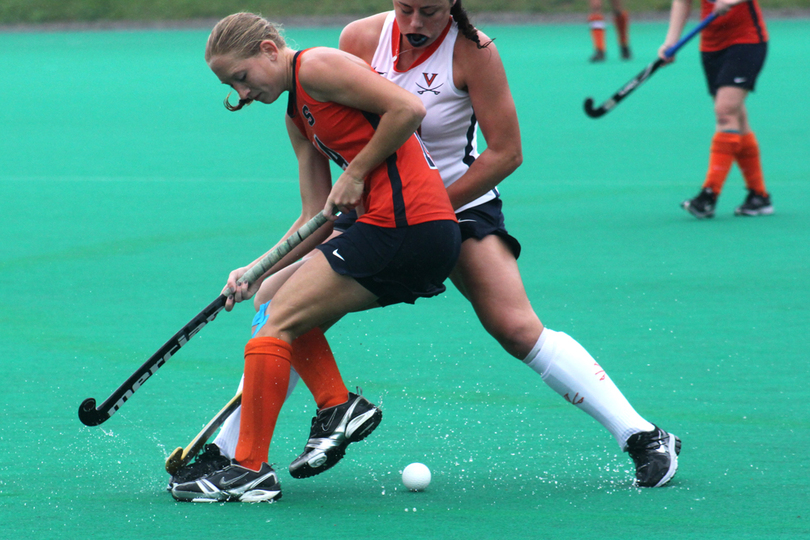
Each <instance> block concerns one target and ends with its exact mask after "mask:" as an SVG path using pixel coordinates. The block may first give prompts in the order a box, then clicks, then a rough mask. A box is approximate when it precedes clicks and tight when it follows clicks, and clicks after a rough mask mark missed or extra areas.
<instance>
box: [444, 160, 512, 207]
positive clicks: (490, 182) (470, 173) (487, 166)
mask: <svg viewBox="0 0 810 540" xmlns="http://www.w3.org/2000/svg"><path fill="white" fill-rule="evenodd" d="M521 163H523V154H522V153H521V150H520V145H516V146H514V147H509V148H506V149H504V150H493V149H490V148H487V149H486V150H484V151H483V152H482V153H481V155H480V156H478V158H477V159H476V160H475V162H473V164H472V165H471V166H470V168H469V169H468V170H467V172H466V173H464V175H463V176H462V177H461V178H459V179H458V180H457V181H456V182H454V183H453V184H451V185H450V187H448V188H447V195H449V196H450V203H451V204H452V205H453V208H454V209H458V208H461V207H462V206H464V205H465V204H467V203H469V202H472V201H474V200H475V199H477V198H478V197H480V196H481V195H484V194H485V193H487V192H488V191H490V190H492V189H493V188H495V187H496V186H497V185H498V184H500V183H501V182H502V181H503V180H504V179H505V178H506V177H507V176H509V175H510V174H512V173H513V172H514V171H515V169H517V168H518V167H519V166H520V164H521Z"/></svg>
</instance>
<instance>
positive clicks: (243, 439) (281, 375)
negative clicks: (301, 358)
mask: <svg viewBox="0 0 810 540" xmlns="http://www.w3.org/2000/svg"><path fill="white" fill-rule="evenodd" d="M291 353H292V346H291V345H290V344H289V343H286V342H284V341H282V340H280V339H276V338H272V337H256V338H253V339H251V340H249V341H248V342H247V345H245V383H244V387H243V389H242V417H241V421H240V423H239V443H238V444H237V445H236V453H235V456H234V459H236V462H237V463H239V464H240V465H242V466H243V467H247V468H248V469H252V470H254V471H258V470H259V469H261V467H262V463H263V462H265V461H267V454H268V451H269V450H270V441H271V439H272V438H273V430H274V429H275V427H276V420H277V419H278V414H279V412H281V406H282V405H283V404H284V399H285V398H286V397H287V384H288V382H289V378H290V356H291Z"/></svg>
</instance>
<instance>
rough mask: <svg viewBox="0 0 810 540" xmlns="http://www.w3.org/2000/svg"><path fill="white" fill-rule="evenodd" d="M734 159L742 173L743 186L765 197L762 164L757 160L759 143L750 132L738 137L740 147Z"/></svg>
mask: <svg viewBox="0 0 810 540" xmlns="http://www.w3.org/2000/svg"><path fill="white" fill-rule="evenodd" d="M734 157H735V158H736V159H737V165H739V166H740V170H741V171H742V174H743V178H744V179H745V186H746V187H747V188H748V189H750V190H753V191H755V192H756V193H758V194H760V195H767V194H768V192H767V191H766V190H765V178H764V176H763V174H762V163H761V162H760V159H759V143H758V142H757V138H756V137H755V136H754V133H753V132H752V131H749V132H748V133H746V134H745V135H742V136H741V137H740V145H739V148H738V149H737V153H736V154H735V155H734Z"/></svg>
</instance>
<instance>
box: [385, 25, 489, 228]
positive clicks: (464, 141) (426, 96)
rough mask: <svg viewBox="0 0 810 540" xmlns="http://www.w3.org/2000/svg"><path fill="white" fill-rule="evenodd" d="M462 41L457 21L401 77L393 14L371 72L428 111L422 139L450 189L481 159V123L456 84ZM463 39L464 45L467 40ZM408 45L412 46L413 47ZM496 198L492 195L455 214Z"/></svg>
mask: <svg viewBox="0 0 810 540" xmlns="http://www.w3.org/2000/svg"><path fill="white" fill-rule="evenodd" d="M457 37H458V26H457V25H456V23H455V21H452V23H451V24H450V27H449V29H447V31H446V32H445V33H444V34H443V36H440V37H439V38H438V39H437V40H436V41H435V42H434V43H432V44H431V45H430V46H428V47H426V48H425V52H424V53H423V54H422V56H420V57H419V59H418V60H417V61H416V62H415V63H414V64H413V65H412V66H411V67H410V68H409V69H408V70H407V71H399V70H397V69H396V68H395V67H394V66H395V65H396V56H397V54H399V43H400V34H399V28H398V27H397V24H396V18H395V16H394V12H393V11H392V12H390V13H389V14H388V16H387V17H386V18H385V24H383V29H382V33H381V35H380V40H379V42H378V43H377V50H376V51H374V57H373V58H372V60H371V66H372V67H373V68H374V69H375V70H376V71H377V72H378V73H379V74H381V75H382V76H383V77H385V78H386V79H388V80H390V81H392V82H394V83H396V84H397V86H400V87H402V88H404V89H405V90H408V91H410V92H411V93H413V94H416V95H417V96H419V98H420V99H421V100H422V103H424V105H425V108H426V109H427V116H425V118H424V120H422V126H421V127H420V129H419V133H420V135H421V137H422V140H423V141H424V143H425V146H426V147H427V149H428V151H429V152H430V155H431V157H432V158H433V161H434V162H435V163H436V166H437V167H438V168H439V173H440V174H441V176H442V180H443V181H444V185H445V187H446V186H449V185H450V184H452V183H453V182H455V181H456V180H458V179H459V178H460V177H461V175H463V174H464V173H465V172H467V169H468V168H469V166H470V164H471V163H472V162H473V161H475V159H476V158H477V157H478V141H477V139H478V133H477V132H478V121H477V120H476V118H475V113H474V112H473V108H472V103H471V102H470V95H469V94H468V93H467V92H463V91H461V90H459V89H458V88H456V85H455V84H453V47H454V46H455V44H456V38H457ZM462 39H464V38H463V37H462ZM404 43H405V44H406V46H408V41H407V40H405V41H404ZM495 197H497V191H496V190H494V189H493V190H491V191H489V192H487V193H486V194H484V195H482V196H481V197H479V198H478V199H476V200H474V201H472V202H471V203H469V204H466V205H464V206H462V207H461V208H458V209H457V210H456V212H460V211H461V210H465V209H467V208H470V207H472V206H478V205H479V204H481V203H484V202H486V201H489V200H491V199H494V198H495Z"/></svg>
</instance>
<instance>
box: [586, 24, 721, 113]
mask: <svg viewBox="0 0 810 540" xmlns="http://www.w3.org/2000/svg"><path fill="white" fill-rule="evenodd" d="M716 18H717V13H712V14H711V15H709V16H708V17H706V18H705V19H703V20H702V21H700V24H698V25H697V26H695V27H694V28H693V29H692V30H691V31H690V32H689V33H688V34H686V35H685V36H684V37H682V38H681V40H680V41H678V43H676V44H675V45H673V46H672V47H670V48H668V49H667V50H666V51H664V56H665V57H666V58H667V60H668V59H670V58H672V57H673V56H674V55H675V53H676V52H678V49H680V48H681V47H683V46H684V45H685V44H686V42H688V41H689V40H690V39H692V38H693V37H695V36H696V35H697V34H699V33H700V31H701V30H703V29H704V28H706V27H707V26H708V25H709V24H710V23H711V22H712V21H713V20H715V19H716ZM665 63H666V60H664V59H663V58H657V59H656V60H655V61H654V62H652V63H651V64H649V65H648V66H647V67H645V68H644V70H643V71H642V72H641V73H639V74H638V75H636V76H635V77H633V78H632V79H631V80H630V82H628V83H627V84H625V85H624V86H622V87H621V89H620V90H619V91H618V92H616V93H615V94H613V96H612V97H611V98H610V99H609V100H607V101H605V102H604V103H602V104H601V105H600V106H599V107H594V106H593V98H588V99H586V100H585V114H587V115H588V116H590V117H591V118H599V117H600V116H603V115H605V114H607V113H609V112H610V111H611V110H612V109H613V107H615V106H616V105H618V104H619V102H620V101H621V100H623V99H624V98H626V97H627V96H628V95H630V92H632V91H633V90H635V89H636V88H638V87H639V86H641V84H642V83H643V82H644V81H646V80H647V79H649V78H650V77H652V74H653V73H655V72H656V71H657V70H658V68H660V67H661V66H663V65H664V64H665Z"/></svg>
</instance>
